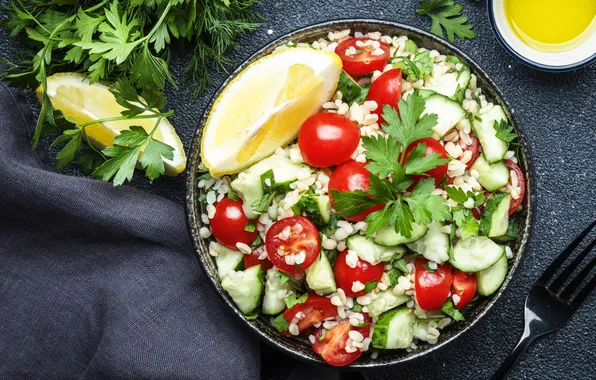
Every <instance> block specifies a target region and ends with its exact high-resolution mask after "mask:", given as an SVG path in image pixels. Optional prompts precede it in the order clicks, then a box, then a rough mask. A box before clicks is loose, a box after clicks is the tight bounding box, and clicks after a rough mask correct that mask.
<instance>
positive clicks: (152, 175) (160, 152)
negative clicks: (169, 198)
mask: <svg viewBox="0 0 596 380" xmlns="http://www.w3.org/2000/svg"><path fill="white" fill-rule="evenodd" d="M164 158H165V159H168V160H171V159H173V158H174V148H172V147H171V146H169V145H168V144H165V143H162V142H161V141H158V140H155V139H153V138H151V139H149V142H148V143H147V145H146V146H145V150H143V153H142V154H141V158H140V162H141V167H142V168H143V169H145V175H146V176H147V178H149V180H150V181H153V180H154V179H156V178H158V177H159V176H161V175H163V174H164V173H165V167H164V163H163V159H164Z"/></svg>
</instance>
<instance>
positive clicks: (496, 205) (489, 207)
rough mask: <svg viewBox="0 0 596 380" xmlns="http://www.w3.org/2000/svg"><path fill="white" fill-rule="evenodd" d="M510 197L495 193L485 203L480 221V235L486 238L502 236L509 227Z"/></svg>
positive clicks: (505, 194) (506, 194)
mask: <svg viewBox="0 0 596 380" xmlns="http://www.w3.org/2000/svg"><path fill="white" fill-rule="evenodd" d="M510 203H511V195H509V194H508V193H496V194H494V195H493V196H491V197H490V198H488V200H487V201H486V207H485V208H484V211H483V212H482V218H481V220H480V234H481V235H485V236H488V237H495V236H501V235H504V234H505V233H506V232H507V227H508V226H509V204H510Z"/></svg>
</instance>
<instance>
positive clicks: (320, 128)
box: [298, 112, 360, 168]
mask: <svg viewBox="0 0 596 380" xmlns="http://www.w3.org/2000/svg"><path fill="white" fill-rule="evenodd" d="M359 142H360V130H359V129H358V127H357V126H356V125H355V124H354V123H352V122H351V121H350V119H348V118H347V117H345V116H342V115H339V114H336V113H330V112H321V113H316V114H314V115H312V116H311V117H309V118H308V119H306V121H305V122H304V123H302V127H300V132H298V146H299V147H300V151H301V152H302V158H303V159H304V162H306V163H307V164H309V165H310V166H314V167H316V168H326V167H328V166H333V165H338V164H341V163H342V162H344V161H347V160H349V159H350V156H351V155H352V153H354V151H355V150H356V148H358V143H359Z"/></svg>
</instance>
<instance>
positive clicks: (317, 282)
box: [306, 252, 337, 296]
mask: <svg viewBox="0 0 596 380" xmlns="http://www.w3.org/2000/svg"><path fill="white" fill-rule="evenodd" d="M306 283H307V284H308V287H309V288H310V289H311V290H313V291H314V292H315V293H317V294H318V295H320V296H326V295H328V294H331V293H335V292H336V291H337V286H336V285H335V277H334V276H333V268H331V264H330V263H329V259H328V258H327V255H326V254H325V252H321V253H320V254H319V258H318V259H317V260H315V262H314V263H313V264H312V265H311V266H310V267H309V268H308V269H307V270H306Z"/></svg>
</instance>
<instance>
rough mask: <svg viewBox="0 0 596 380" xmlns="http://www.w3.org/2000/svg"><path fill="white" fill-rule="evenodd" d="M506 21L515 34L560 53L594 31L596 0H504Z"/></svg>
mask: <svg viewBox="0 0 596 380" xmlns="http://www.w3.org/2000/svg"><path fill="white" fill-rule="evenodd" d="M504 10H505V16H506V18H507V21H508V22H509V24H510V27H511V29H513V31H514V32H515V34H516V35H517V37H518V38H519V39H520V40H522V41H523V42H524V43H525V44H527V45H528V46H530V47H532V48H534V49H537V50H540V51H544V52H553V53H556V52H563V51H568V50H571V49H573V48H575V47H577V46H579V45H581V44H582V43H584V42H586V41H587V40H588V39H589V37H590V36H591V35H592V34H593V33H594V32H595V31H596V0H504Z"/></svg>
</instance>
